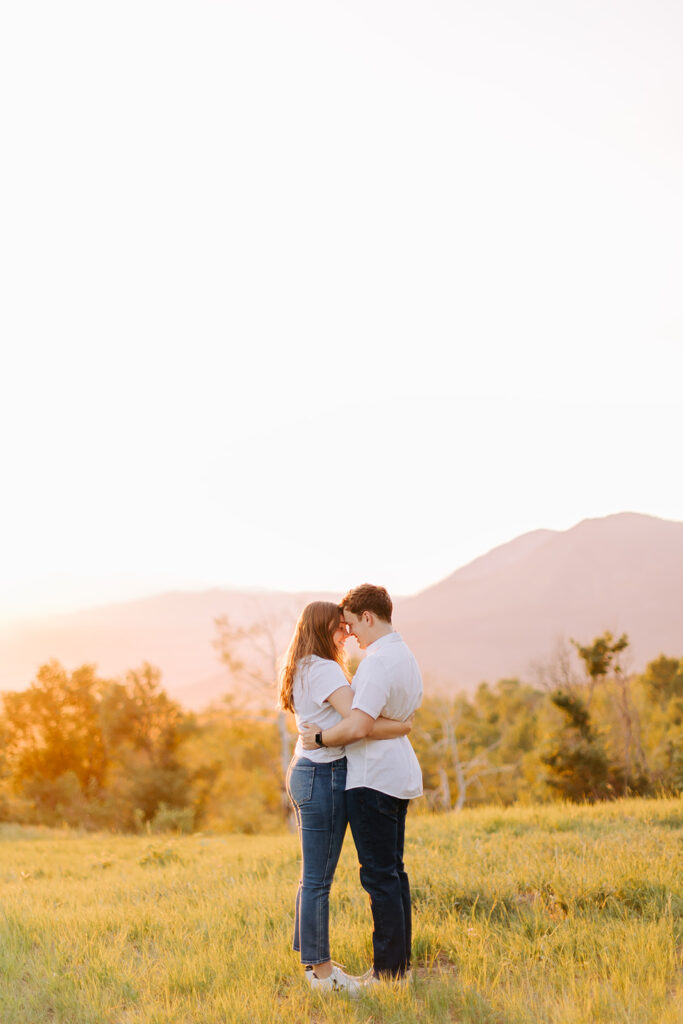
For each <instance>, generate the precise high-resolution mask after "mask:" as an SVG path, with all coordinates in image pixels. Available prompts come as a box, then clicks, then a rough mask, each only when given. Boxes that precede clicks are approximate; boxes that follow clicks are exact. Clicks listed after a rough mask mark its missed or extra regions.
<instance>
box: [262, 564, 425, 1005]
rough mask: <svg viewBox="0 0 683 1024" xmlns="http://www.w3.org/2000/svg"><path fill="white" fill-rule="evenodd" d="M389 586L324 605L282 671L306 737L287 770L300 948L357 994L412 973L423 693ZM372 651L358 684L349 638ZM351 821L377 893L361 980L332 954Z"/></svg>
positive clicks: (366, 884) (313, 607)
mask: <svg viewBox="0 0 683 1024" xmlns="http://www.w3.org/2000/svg"><path fill="white" fill-rule="evenodd" d="M391 615H392V603H391V598H390V597H389V594H388V593H387V591H386V590H385V589H384V588H383V587H375V586H371V585H370V584H363V586H360V587H356V588H355V589H354V590H351V591H349V593H348V594H347V595H346V597H345V598H344V599H343V601H342V602H341V604H340V605H335V604H332V603H331V602H326V601H314V602H313V603H312V604H309V605H307V606H306V608H304V610H303V612H302V614H301V617H300V618H299V621H298V623H297V625H296V628H295V630H294V635H293V637H292V640H291V643H290V645H289V648H288V651H287V654H286V658H285V663H284V668H283V671H282V675H281V679H280V706H281V707H283V708H284V709H285V710H287V711H292V712H294V714H295V715H296V722H297V727H298V729H299V733H300V735H299V739H298V742H297V745H296V749H295V751H294V757H293V759H292V763H291V764H290V766H289V771H288V774H287V792H288V794H289V797H290V799H291V801H292V804H293V806H294V811H295V814H296V820H297V825H298V829H299V837H300V840H301V855H302V869H301V880H300V882H299V888H298V892H297V896H296V907H295V921H294V949H295V950H296V951H297V952H298V953H299V954H300V957H301V963H302V964H303V966H304V968H305V976H306V978H307V980H308V982H309V984H310V985H311V987H312V988H314V989H317V990H319V991H326V990H345V991H346V992H348V993H349V994H352V995H356V994H358V993H359V992H360V991H361V989H362V988H363V987H364V986H371V985H374V984H377V983H378V982H379V981H380V980H382V979H397V980H399V981H400V980H402V979H406V977H407V976H408V972H409V970H410V949H411V909H410V885H409V883H408V876H407V874H406V872H405V868H404V865H403V845H404V836H405V820H406V812H407V810H408V802H409V800H411V799H412V798H414V797H417V796H420V795H421V793H422V773H421V771H420V766H419V764H418V761H417V758H416V756H415V752H414V751H413V748H412V746H411V744H410V741H409V740H408V738H407V735H408V733H409V732H410V727H411V721H412V716H413V714H414V713H415V711H416V710H417V708H418V707H419V705H420V702H421V700H422V677H421V675H420V670H419V668H418V666H417V662H416V661H415V658H414V656H413V654H412V652H411V651H410V650H409V649H408V647H407V646H406V645H405V644H404V642H403V641H402V639H401V637H400V636H399V634H398V633H397V632H395V631H394V629H393V626H392V624H391ZM349 635H352V636H355V638H356V640H357V641H358V644H359V646H360V648H361V649H362V650H364V651H365V652H366V657H365V658H364V660H363V661H362V662H361V664H360V665H359V667H358V669H357V671H356V674H355V676H354V678H353V682H352V683H351V682H350V679H349V674H348V670H347V668H346V663H345V657H344V644H345V642H346V639H347V637H348V636H349ZM347 823H348V824H349V825H350V826H351V833H352V835H353V839H354V842H355V844H356V849H357V852H358V860H359V864H360V881H361V885H362V886H363V888H364V889H365V890H366V892H367V893H368V894H369V896H370V905H371V909H372V919H373V925H374V930H373V935H372V944H373V954H374V955H373V966H372V969H371V970H370V971H368V973H367V974H366V975H364V976H362V977H360V978H357V977H356V978H354V977H351V976H350V975H348V974H346V973H345V972H344V971H343V970H342V969H341V968H340V967H339V966H338V965H336V964H333V963H332V961H331V960H330V946H329V895H330V886H331V884H332V879H333V877H334V871H335V868H336V866H337V862H338V860H339V855H340V853H341V848H342V843H343V841H344V835H345V833H346V826H347Z"/></svg>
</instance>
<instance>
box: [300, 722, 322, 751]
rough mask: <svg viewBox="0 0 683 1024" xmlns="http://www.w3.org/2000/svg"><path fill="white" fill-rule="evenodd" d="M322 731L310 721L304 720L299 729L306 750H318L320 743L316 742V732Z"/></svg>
mask: <svg viewBox="0 0 683 1024" xmlns="http://www.w3.org/2000/svg"><path fill="white" fill-rule="evenodd" d="M317 732H320V730H319V729H317V728H316V726H315V725H309V724H308V722H302V723H301V727H300V729H299V735H300V736H301V745H302V746H303V748H304V750H317V749H318V744H317V743H316V742H315V734H316V733H317Z"/></svg>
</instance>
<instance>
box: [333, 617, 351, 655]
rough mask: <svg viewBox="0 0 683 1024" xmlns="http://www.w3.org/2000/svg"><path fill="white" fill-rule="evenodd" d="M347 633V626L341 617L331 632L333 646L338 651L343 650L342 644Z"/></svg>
mask: <svg viewBox="0 0 683 1024" xmlns="http://www.w3.org/2000/svg"><path fill="white" fill-rule="evenodd" d="M348 635H349V627H348V626H347V625H346V623H345V622H344V620H343V619H342V620H341V621H340V622H338V623H337V625H336V627H335V628H334V632H333V633H332V639H333V640H334V646H335V647H336V648H337V650H338V651H340V652H341V651H343V650H344V644H345V643H346V638H347V637H348Z"/></svg>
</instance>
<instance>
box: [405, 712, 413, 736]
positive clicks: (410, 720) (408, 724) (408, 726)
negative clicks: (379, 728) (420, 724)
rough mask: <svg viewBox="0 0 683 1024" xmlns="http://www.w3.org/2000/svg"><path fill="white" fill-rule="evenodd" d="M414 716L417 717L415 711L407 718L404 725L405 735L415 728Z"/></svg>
mask: <svg viewBox="0 0 683 1024" xmlns="http://www.w3.org/2000/svg"><path fill="white" fill-rule="evenodd" d="M414 718H415V714H414V713H413V714H412V715H411V716H410V718H406V720H405V722H404V723H403V724H404V726H405V729H404V732H403V735H404V736H407V735H408V733H409V732H410V730H411V729H412V728H413V719H414Z"/></svg>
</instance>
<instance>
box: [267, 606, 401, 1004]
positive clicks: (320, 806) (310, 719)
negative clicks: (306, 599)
mask: <svg viewBox="0 0 683 1024" xmlns="http://www.w3.org/2000/svg"><path fill="white" fill-rule="evenodd" d="M347 636H348V627H347V625H346V623H345V622H344V619H343V616H342V613H341V610H340V608H339V607H338V606H337V605H336V604H332V603H331V602H329V601H313V602H312V603H311V604H308V605H306V607H305V608H304V610H303V612H302V613H301V616H300V618H299V621H298V622H297V624H296V628H295V630H294V635H293V637H292V640H291V642H290V645H289V648H288V650H287V654H286V655H285V663H284V668H283V670H282V674H281V676H280V701H279V703H280V707H281V708H284V709H285V710H286V711H293V712H294V714H295V715H296V722H297V727H299V726H300V725H301V724H302V723H303V722H307V723H309V724H311V725H316V726H317V727H318V729H319V730H321V731H322V730H323V729H328V728H331V727H332V726H333V725H336V724H337V722H339V721H341V719H342V718H344V717H346V716H347V715H348V714H349V712H350V711H351V704H352V701H353V691H352V689H351V686H350V685H349V675H348V672H347V669H346V664H345V660H344V644H345V643H346V639H347ZM409 732H410V723H408V722H394V721H390V720H389V719H386V718H378V719H377V721H376V722H375V724H374V726H373V729H372V733H371V736H372V737H373V739H393V738H394V737H396V736H405V735H407V733H409ZM304 754H305V756H304ZM345 785H346V757H345V756H344V748H343V747H321V748H320V749H316V750H307V751H304V749H303V747H302V743H301V737H299V740H298V742H297V745H296V748H295V750H294V757H293V758H292V762H291V764H290V766H289V771H288V772H287V793H288V794H289V798H290V800H291V801H292V804H293V806H294V812H295V814H296V820H297V825H298V829H299V838H300V840H301V857H302V868H301V879H300V881H299V888H298V891H297V895H296V908H295V917H294V946H293V948H294V949H295V950H296V951H297V952H298V953H299V954H300V956H301V963H302V964H303V965H304V966H305V968H306V978H307V979H308V981H309V983H310V985H311V987H312V988H315V989H319V990H323V991H324V990H332V989H346V990H347V991H348V992H357V991H358V990H359V988H360V985H359V983H358V981H356V980H355V979H354V978H351V977H350V976H349V975H348V974H345V973H344V971H342V970H341V968H340V967H338V966H337V965H336V964H333V963H332V961H331V960H330V940H329V897H330V886H331V885H332V878H333V877H334V872H335V868H336V867H337V861H338V860H339V854H340V853H341V848H342V843H343V841H344V833H345V832H346V805H345V797H344V790H345Z"/></svg>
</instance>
